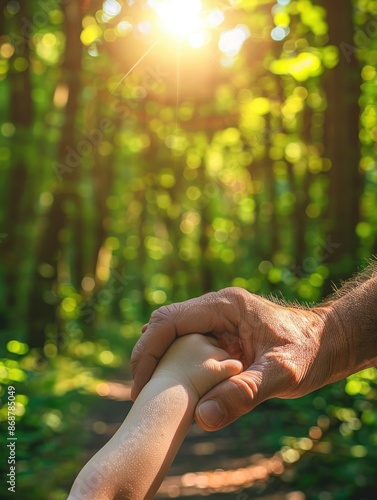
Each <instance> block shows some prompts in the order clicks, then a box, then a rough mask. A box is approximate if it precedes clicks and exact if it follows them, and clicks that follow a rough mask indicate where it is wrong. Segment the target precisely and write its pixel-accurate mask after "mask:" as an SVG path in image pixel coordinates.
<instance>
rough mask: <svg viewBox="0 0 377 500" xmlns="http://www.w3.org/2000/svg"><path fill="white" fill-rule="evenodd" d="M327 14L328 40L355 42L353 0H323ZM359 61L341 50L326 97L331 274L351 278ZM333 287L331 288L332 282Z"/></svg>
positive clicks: (356, 215) (356, 205)
mask: <svg viewBox="0 0 377 500" xmlns="http://www.w3.org/2000/svg"><path fill="white" fill-rule="evenodd" d="M320 3H321V4H322V5H323V6H324V7H325V8H326V9H327V13H328V24H329V45H335V46H336V47H338V48H339V49H340V48H341V47H342V46H343V44H344V43H348V44H349V45H352V46H353V45H354V42H353V36H354V29H353V27H354V24H353V7H352V2H351V1H347V2H344V0H332V1H331V2H328V1H327V0H326V1H325V0H321V2H320ZM360 86H361V71H360V64H359V62H358V60H357V59H356V57H353V58H351V59H350V60H349V59H348V60H347V58H346V57H345V56H344V54H343V53H342V51H341V50H340V60H339V63H338V65H337V66H336V67H335V68H334V69H331V70H328V71H327V72H326V76H325V82H324V89H325V92H326V97H327V110H326V112H325V127H324V141H323V142H324V157H326V158H328V159H329V160H330V161H331V164H332V168H331V170H330V173H329V180H330V188H329V193H328V195H329V205H328V218H329V233H328V240H329V241H330V240H331V242H332V243H333V244H334V245H335V244H337V245H339V246H338V247H337V249H336V251H329V252H328V255H326V260H327V262H328V263H329V264H330V271H331V272H330V274H331V279H332V280H333V281H334V279H335V281H339V280H340V279H344V278H347V277H348V276H349V274H350V273H351V272H353V271H354V270H355V268H356V262H355V261H356V252H357V243H358V242H357V238H356V234H355V227H356V225H357V223H358V221H359V197H360V193H361V185H362V184H361V175H360V173H359V161H360V143H359V116H360V109H359V104H358V101H359V97H360ZM328 288H329V287H328Z"/></svg>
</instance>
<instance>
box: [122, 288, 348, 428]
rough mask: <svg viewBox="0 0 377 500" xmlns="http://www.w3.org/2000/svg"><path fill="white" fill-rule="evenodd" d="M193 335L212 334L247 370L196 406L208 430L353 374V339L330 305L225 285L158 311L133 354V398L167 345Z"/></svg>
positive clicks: (206, 395)
mask: <svg viewBox="0 0 377 500" xmlns="http://www.w3.org/2000/svg"><path fill="white" fill-rule="evenodd" d="M188 333H202V334H205V333H211V334H212V335H214V336H215V337H216V338H217V339H218V342H219V346H220V347H221V348H222V349H224V350H225V351H227V352H228V353H229V354H230V355H231V357H233V358H235V359H238V360H240V361H241V362H242V365H243V368H244V371H243V372H241V373H240V374H239V375H236V376H233V377H231V378H229V379H227V380H225V381H223V382H221V383H219V384H218V385H217V386H216V387H214V388H213V389H211V390H210V391H209V392H208V393H207V394H205V395H204V396H203V397H202V399H201V400H200V401H199V403H198V405H197V407H196V413H195V418H196V421H197V422H198V424H199V425H200V426H201V427H202V428H203V429H205V430H212V431H213V430H218V429H220V428H222V427H225V426H226V425H228V424H229V423H230V422H232V421H234V420H236V419H237V418H239V417H240V416H241V415H243V414H245V413H247V412H249V411H250V410H252V409H254V408H255V407H256V406H257V405H258V404H260V403H261V402H262V401H265V400H266V399H269V398H272V397H279V398H297V397H300V396H304V395H305V394H308V393H309V392H312V391H313V390H316V389H318V388H319V387H322V386H323V385H326V384H328V383H330V382H334V381H336V380H340V379H341V378H343V377H344V376H346V375H347V373H346V371H347V370H350V372H352V362H353V356H352V342H350V340H349V339H347V338H346V334H345V332H344V329H343V328H342V325H341V322H340V320H339V317H338V315H337V314H334V313H333V310H332V307H331V303H329V305H327V306H325V307H320V308H313V309H299V308H295V307H286V306H282V305H279V304H276V303H273V302H270V301H269V300H267V299H264V298H261V297H259V296H256V295H253V294H251V293H249V292H247V291H246V290H243V289H240V288H226V289H224V290H221V291H219V292H214V293H209V294H206V295H203V296H201V297H198V298H195V299H190V300H188V301H185V302H181V303H176V304H171V305H168V306H164V307H161V308H159V309H157V310H156V311H155V312H153V314H152V316H151V318H150V321H149V323H148V324H147V325H145V326H144V327H143V335H142V336H141V338H140V340H139V341H138V343H137V344H136V346H135V348H134V350H133V353H132V358H131V365H132V370H133V374H134V387H133V392H132V397H133V399H135V398H136V397H137V395H138V394H139V392H140V391H141V389H142V388H143V386H144V385H145V384H146V382H147V381H148V380H149V379H150V377H151V375H152V373H153V371H154V369H155V368H156V366H157V364H158V362H159V360H160V358H161V357H162V356H163V354H164V352H165V351H166V350H167V349H168V347H169V346H170V345H171V344H172V343H173V342H174V340H175V339H176V338H177V337H179V336H182V335H185V334H188ZM345 367H347V368H345Z"/></svg>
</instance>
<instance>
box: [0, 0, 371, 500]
mask: <svg viewBox="0 0 377 500" xmlns="http://www.w3.org/2000/svg"><path fill="white" fill-rule="evenodd" d="M47 3H49V4H50V5H49V8H48V9H47V8H44V7H43V6H46V4H47ZM146 3H147V2H144V1H143V2H141V1H140V2H131V1H125V0H124V1H120V0H119V2H116V1H115V0H114V1H113V0H108V1H106V2H89V1H87V2H61V3H60V2H57V1H55V0H51V2H45V3H43V2H39V1H36V0H35V1H30V2H17V1H9V2H6V3H5V6H2V7H1V9H2V11H1V16H0V25H1V28H2V30H1V32H4V33H5V34H4V35H1V36H0V109H1V110H2V113H1V119H0V176H1V178H2V181H1V183H0V199H1V212H0V251H1V252H2V254H3V255H4V258H3V259H2V260H1V263H0V278H1V283H0V310H1V311H3V312H1V313H0V323H1V324H2V325H4V327H3V330H4V331H2V332H1V335H2V338H3V339H4V346H6V348H5V349H3V350H2V351H1V353H0V354H1V358H2V359H1V364H0V377H1V381H2V384H3V387H2V389H1V410H0V417H1V421H2V422H5V421H6V418H7V413H6V410H7V406H6V396H7V393H6V386H7V385H9V384H12V385H14V386H15V387H16V393H17V398H16V403H17V429H18V431H17V432H18V437H19V440H18V443H19V444H18V453H19V455H18V460H19V463H18V467H19V469H18V470H19V475H18V492H19V494H20V495H22V498H51V499H60V498H65V495H66V491H67V489H68V488H69V485H70V483H71V481H72V478H73V477H74V475H75V472H76V471H77V468H78V467H79V464H81V463H82V461H83V460H85V458H86V457H87V455H86V453H85V452H84V451H83V450H85V446H86V445H87V444H86V443H87V440H88V436H89V429H85V427H84V428H83V425H82V423H83V422H86V421H87V419H88V415H90V409H91V407H92V405H93V403H94V401H95V400H96V398H97V397H98V395H96V392H95V391H96V388H97V386H98V383H100V381H101V380H103V379H106V378H108V377H110V378H111V377H119V376H122V377H129V376H130V371H129V366H128V358H129V355H130V352H131V349H132V346H133V345H134V343H135V341H136V338H137V336H138V332H139V331H140V327H141V325H142V324H143V322H146V321H148V317H149V315H150V313H151V312H152V310H153V309H155V308H156V307H158V306H160V305H163V304H166V303H171V302H175V301H180V300H185V299H187V298H189V297H192V296H196V295H198V294H201V293H204V292H207V291H210V290H215V289H220V288H223V287H225V286H229V285H234V286H241V287H244V288H246V289H247V290H249V291H250V292H252V293H258V294H269V293H272V294H274V295H282V296H283V297H284V298H286V299H288V300H296V301H298V302H302V303H315V302H318V301H320V300H321V299H322V298H323V296H324V295H326V294H327V293H328V292H329V290H330V288H331V286H330V283H331V282H332V281H334V282H335V283H336V284H339V282H340V280H342V279H346V278H348V277H349V276H350V275H351V274H352V273H354V272H355V271H356V270H357V268H358V267H359V266H360V265H365V260H366V259H368V258H370V257H371V255H372V254H373V253H376V249H377V211H376V209H375V207H376V203H377V189H376V186H377V169H376V163H375V145H376V129H377V128H376V127H377V113H376V106H375V102H376V88H377V86H376V81H377V71H376V68H375V60H376V51H377V37H376V36H375V34H373V33H374V32H373V26H375V25H374V24H373V23H375V15H376V13H377V1H375V0H368V1H366V0H354V1H353V2H347V3H346V4H345V7H344V10H342V12H341V13H339V12H334V9H333V7H332V5H333V4H329V3H328V2H324V1H323V2H322V1H321V2H312V1H310V0H290V1H289V0H279V1H278V2H275V1H274V0H263V1H261V0H258V1H257V0H253V1H252V0H238V1H232V2H230V1H229V2H226V1H224V2H222V1H221V2H218V4H216V9H217V10H216V12H217V13H216V12H215V15H214V14H213V12H212V15H213V16H214V17H213V16H212V19H215V21H214V22H215V25H214V26H213V27H212V28H208V29H206V30H204V31H203V32H200V33H199V34H198V33H197V34H196V35H197V36H196V38H195V37H194V38H193V39H192V40H191V42H190V43H191V45H190V43H188V42H187V41H186V40H185V39H182V40H181V41H180V42H177V41H176V40H175V39H173V38H171V37H170V35H166V33H165V31H164V29H162V28H161V26H162V25H163V22H164V20H163V19H159V18H158V15H157V14H156V12H155V11H154V10H153V9H151V8H146V6H145V5H146ZM42 4H43V5H42ZM68 4H69V5H70V6H69V7H68ZM351 4H352V6H351ZM203 5H204V9H206V11H212V10H213V3H211V2H203ZM219 12H220V14H221V12H222V14H223V18H222V17H221V15H220V14H219ZM207 14H208V12H207ZM219 15H220V17H219ZM340 18H342V22H340ZM216 19H217V20H216ZM221 19H222V21H221ZM219 20H220V21H221V22H220V21H219ZM165 21H166V20H165ZM216 23H218V24H217V25H216ZM183 27H184V25H183ZM165 29H166V26H165ZM156 40H158V42H157V43H156ZM155 43H156V45H154V44H155ZM131 70H132V71H131ZM375 415H376V372H375V370H367V371H364V372H362V373H361V374H357V375H354V376H352V377H350V378H349V379H348V380H347V381H346V382H345V383H339V384H335V385H333V386H331V387H328V388H324V389H322V390H321V391H319V392H318V393H316V394H314V395H312V396H307V397H306V398H303V399H300V400H299V401H271V402H267V403H265V404H264V405H263V406H261V407H260V408H259V409H258V410H256V411H255V412H253V414H252V415H249V416H247V417H245V418H244V419H243V420H242V421H241V422H240V424H239V425H240V428H241V430H242V436H243V437H244V441H245V443H247V445H248V446H249V445H250V446H251V443H252V446H253V450H254V451H256V452H257V451H259V452H264V453H275V452H276V451H278V450H281V454H282V456H283V458H284V460H285V461H286V463H287V466H288V469H289V473H287V474H286V475H284V476H283V477H282V481H283V483H284V484H285V483H287V484H289V485H292V487H294V488H297V489H301V490H303V491H305V492H306V493H307V492H308V491H310V492H312V493H310V494H309V493H308V498H321V499H322V500H323V499H324V498H325V499H327V498H334V499H338V498H339V499H343V498H344V499H346V498H347V499H352V498H356V497H357V495H358V492H361V491H362V490H363V488H364V487H366V486H368V487H374V488H375V487H376V480H375V479H374V475H373V464H374V463H375V460H376V449H377V448H376V444H377V420H376V416H375ZM311 430H312V435H311V434H310V432H311ZM2 472H3V470H2ZM279 484H282V483H279ZM345 485H346V486H345ZM323 492H327V493H323ZM360 494H361V493H360ZM321 495H322V496H321ZM326 495H327V496H326ZM365 496H366V497H367V494H365Z"/></svg>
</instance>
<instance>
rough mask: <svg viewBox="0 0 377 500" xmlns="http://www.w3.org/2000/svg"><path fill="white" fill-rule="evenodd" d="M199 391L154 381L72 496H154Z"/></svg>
mask: <svg viewBox="0 0 377 500" xmlns="http://www.w3.org/2000/svg"><path fill="white" fill-rule="evenodd" d="M197 401H198V397H197V395H195V393H194V392H193V391H191V390H188V389H187V388H186V387H184V386H183V385H182V384H181V383H179V382H175V381H174V380H171V379H169V378H155V379H152V380H151V381H150V382H149V383H148V385H147V386H146V387H145V388H144V389H143V391H142V392H141V393H140V396H139V397H138V398H137V400H136V402H135V403H134V405H133V407H132V408H131V410H130V412H129V414H128V416H127V418H126V420H125V421H124V423H123V424H122V426H121V427H120V428H119V430H118V431H117V432H116V434H115V435H114V436H113V437H112V439H111V440H110V441H109V442H108V443H107V444H106V445H105V446H104V447H103V448H102V449H101V450H100V451H99V452H98V453H97V454H96V455H95V456H94V457H93V458H92V459H91V460H90V461H89V463H88V464H87V465H86V466H85V467H84V469H83V470H82V471H81V472H80V474H79V476H78V477H77V479H76V481H75V484H74V486H73V488H72V492H71V494H70V496H69V499H68V500H113V499H115V500H117V499H119V500H120V499H123V500H124V499H129V500H144V499H149V498H153V496H154V494H155V493H156V491H157V489H158V487H159V485H160V484H161V482H162V480H163V478H164V477H165V475H166V473H167V471H168V469H169V467H170V465H171V462H172V461H173V459H174V457H175V455H176V453H177V451H178V449H179V447H180V445H181V444H182V441H183V439H184V437H185V435H186V434H187V431H188V429H189V426H190V424H191V422H192V419H193V413H194V408H195V405H196V403H197Z"/></svg>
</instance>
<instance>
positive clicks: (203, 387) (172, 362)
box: [152, 334, 243, 399]
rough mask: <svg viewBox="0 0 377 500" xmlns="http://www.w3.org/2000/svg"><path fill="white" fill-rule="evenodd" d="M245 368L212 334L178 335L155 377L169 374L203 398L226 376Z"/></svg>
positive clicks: (171, 378)
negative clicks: (219, 345)
mask: <svg viewBox="0 0 377 500" xmlns="http://www.w3.org/2000/svg"><path fill="white" fill-rule="evenodd" d="M242 370H243V366H242V363H241V362H240V361H239V360H236V359H231V358H230V356H229V354H228V353H227V352H226V351H224V350H223V349H220V348H219V347H218V342H217V340H216V339H215V338H214V337H212V336H205V335H199V334H190V335H185V336H184V337H180V338H178V339H177V340H176V341H175V342H174V343H173V344H172V346H171V347H170V348H169V350H168V351H167V353H166V354H165V355H164V357H163V359H162V360H161V361H160V363H159V364H158V366H157V368H156V370H155V372H154V374H153V376H152V380H153V379H158V378H168V379H170V380H175V381H177V382H178V383H180V384H182V385H184V386H185V387H186V388H187V389H191V390H192V391H193V392H194V393H195V396H197V397H198V398H199V399H200V398H201V397H202V396H203V395H204V394H206V393H207V392H208V391H209V390H210V389H211V388H212V387H214V386H215V385H217V384H219V383H220V382H222V381H223V380H225V379H227V378H229V377H232V376H234V375H238V374H239V373H241V372H242Z"/></svg>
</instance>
